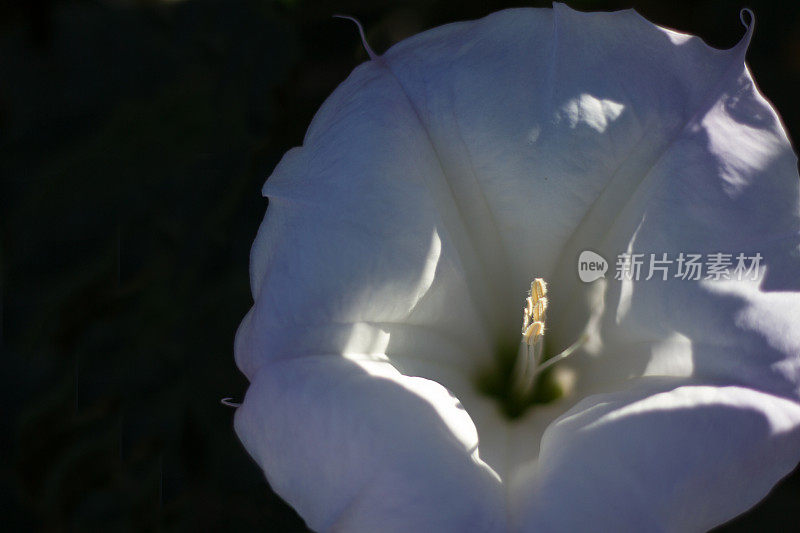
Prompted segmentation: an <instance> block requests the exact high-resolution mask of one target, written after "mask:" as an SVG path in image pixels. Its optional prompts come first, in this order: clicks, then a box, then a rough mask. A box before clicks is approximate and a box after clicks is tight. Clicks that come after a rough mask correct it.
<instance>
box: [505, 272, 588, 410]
mask: <svg viewBox="0 0 800 533" xmlns="http://www.w3.org/2000/svg"><path fill="white" fill-rule="evenodd" d="M546 312H547V283H545V281H544V280H543V279H542V278H536V279H534V280H533V281H532V282H531V290H530V294H529V295H528V297H527V298H526V299H525V308H524V309H523V310H522V342H523V343H524V344H525V349H524V351H522V350H521V351H520V354H519V357H518V359H517V363H516V365H515V374H516V376H517V380H516V381H517V388H518V390H519V393H520V394H521V395H522V396H528V395H530V394H531V393H532V391H533V386H534V384H535V383H536V377H537V376H538V375H539V374H540V373H542V372H543V371H544V370H546V369H548V368H550V367H551V366H553V365H554V364H556V363H558V362H559V361H563V360H564V359H566V358H567V357H569V356H570V355H572V354H573V353H574V352H575V351H576V350H577V349H578V348H580V347H581V346H582V345H583V344H584V343H585V342H586V340H587V337H586V335H582V336H581V337H580V338H579V339H578V340H577V341H575V342H574V343H573V344H572V345H571V346H570V347H569V348H567V349H566V350H564V351H563V352H561V353H560V354H558V355H556V356H554V357H551V358H549V359H548V360H547V361H542V351H543V346H544V332H545V314H546Z"/></svg>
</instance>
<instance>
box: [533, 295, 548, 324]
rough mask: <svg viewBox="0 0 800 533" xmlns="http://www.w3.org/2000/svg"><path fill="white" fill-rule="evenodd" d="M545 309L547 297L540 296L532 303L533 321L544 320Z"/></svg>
mask: <svg viewBox="0 0 800 533" xmlns="http://www.w3.org/2000/svg"><path fill="white" fill-rule="evenodd" d="M545 311H547V298H542V299H540V300H538V301H537V302H536V304H534V306H533V311H532V312H531V319H532V320H533V321H534V322H544V312H545Z"/></svg>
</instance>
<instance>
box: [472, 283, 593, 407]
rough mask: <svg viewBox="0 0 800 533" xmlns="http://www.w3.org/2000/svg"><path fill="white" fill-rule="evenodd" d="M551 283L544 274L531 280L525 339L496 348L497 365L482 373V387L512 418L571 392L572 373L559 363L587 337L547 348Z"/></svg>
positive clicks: (524, 314)
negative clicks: (559, 347)
mask: <svg viewBox="0 0 800 533" xmlns="http://www.w3.org/2000/svg"><path fill="white" fill-rule="evenodd" d="M546 313H547V283H546V282H545V281H544V280H543V279H542V278H536V279H534V280H533V281H532V282H531V288H530V291H529V293H528V296H527V297H526V298H525V307H524V308H523V310H522V339H521V341H518V342H517V343H513V342H509V343H505V344H502V343H501V345H499V346H498V348H497V349H496V350H495V366H494V367H492V368H489V369H484V370H483V371H482V372H480V373H479V374H478V377H477V387H478V390H479V391H480V392H481V393H483V394H485V395H487V396H490V397H492V398H494V399H495V400H497V401H498V403H499V407H500V410H501V411H502V413H503V414H504V415H505V416H506V417H507V418H508V419H511V420H514V419H517V418H519V417H521V416H522V415H523V414H524V413H525V412H526V411H527V410H528V409H529V408H530V407H533V406H534V405H537V404H545V403H550V402H553V401H555V400H557V399H559V398H561V397H563V396H566V395H567V394H569V392H571V389H572V382H573V380H572V379H571V376H570V375H568V373H565V372H559V369H558V368H555V365H556V363H558V362H560V361H563V360H564V359H566V358H567V357H569V356H570V355H572V354H573V353H574V352H575V351H576V350H577V349H578V348H579V347H580V346H581V345H582V344H583V343H584V342H585V341H586V338H585V336H581V337H580V338H579V339H578V340H577V341H576V342H574V343H573V344H572V345H571V346H570V347H568V348H567V349H566V350H564V351H563V352H561V353H559V354H557V355H552V354H549V353H548V352H547V350H546V343H545V315H546Z"/></svg>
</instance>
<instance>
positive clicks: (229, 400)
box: [219, 398, 242, 409]
mask: <svg viewBox="0 0 800 533" xmlns="http://www.w3.org/2000/svg"><path fill="white" fill-rule="evenodd" d="M219 403H221V404H222V405H224V406H225V407H233V408H234V409H236V408H237V407H241V406H242V404H240V403H237V402H234V401H233V398H222V399H221V400H220V401H219Z"/></svg>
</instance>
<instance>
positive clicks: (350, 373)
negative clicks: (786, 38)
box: [235, 5, 800, 532]
mask: <svg viewBox="0 0 800 533" xmlns="http://www.w3.org/2000/svg"><path fill="white" fill-rule="evenodd" d="M749 37H750V29H748V32H747V35H746V36H745V38H744V39H743V40H742V42H741V43H739V44H738V45H737V46H736V47H734V48H732V49H731V50H725V51H721V50H715V49H712V48H709V47H708V46H706V45H705V44H704V43H703V42H701V41H700V40H699V39H697V38H695V37H691V36H688V35H684V34H680V33H676V32H674V31H670V30H666V29H664V28H660V27H657V26H655V25H653V24H651V23H649V22H647V21H645V20H644V19H642V18H641V17H640V16H639V15H637V14H636V13H635V12H633V11H621V12H615V13H580V12H576V11H572V10H570V9H569V8H567V7H565V6H562V5H556V6H555V7H554V9H552V10H551V9H517V10H508V11H502V12H499V13H495V14H493V15H491V16H489V17H486V18H484V19H481V20H478V21H474V22H462V23H457V24H450V25H446V26H442V27H439V28H436V29H433V30H430V31H427V32H424V33H422V34H420V35H417V36H415V37H412V38H410V39H408V40H405V41H403V42H401V43H399V44H398V45H396V46H394V47H393V48H392V49H390V50H389V51H388V52H387V53H386V54H385V55H383V56H380V57H377V58H375V59H373V60H370V61H368V62H366V63H364V64H362V65H361V66H359V67H358V68H356V69H355V70H354V71H353V73H352V74H351V75H350V77H349V78H348V79H347V80H346V81H345V82H344V83H342V84H341V85H340V86H339V87H338V88H337V90H336V91H335V92H334V93H333V95H331V97H330V98H329V99H328V100H327V101H326V102H325V104H324V105H323V106H322V108H321V109H320V110H319V112H318V113H317V115H316V117H315V118H314V121H313V122H312V124H311V126H310V128H309V130H308V133H307V135H306V138H305V141H304V143H303V146H302V147H301V148H295V149H293V150H291V151H289V152H288V153H287V154H286V156H285V157H284V158H283V160H282V161H281V163H280V164H279V165H278V167H277V168H276V170H275V172H274V173H273V175H272V176H271V177H270V178H269V180H268V181H267V183H266V185H265V186H264V194H265V195H266V196H268V197H269V199H270V204H269V208H268V210H267V214H266V217H265V219H264V222H263V224H262V226H261V228H260V230H259V233H258V237H257V238H256V241H255V244H254V245H253V250H252V258H251V282H252V289H253V296H254V299H255V304H254V306H253V308H252V309H251V311H250V312H249V313H248V315H247V316H246V318H245V319H244V321H243V323H242V325H241V327H240V329H239V332H238V334H237V339H236V358H237V363H238V365H239V367H240V368H241V369H242V371H243V372H244V373H245V374H246V375H247V377H248V378H249V379H250V381H251V385H250V389H249V390H248V392H247V396H246V398H245V401H244V404H243V405H242V407H241V408H239V409H238V411H237V413H236V424H235V425H236V431H237V433H238V434H239V436H240V438H241V439H242V442H243V443H244V445H245V447H246V448H247V450H248V451H249V452H250V454H252V456H253V457H254V458H255V460H256V461H257V462H258V464H259V465H260V466H261V468H263V470H264V472H265V474H266V477H267V479H268V481H269V483H270V484H271V485H272V487H273V488H274V490H275V491H277V492H278V494H280V495H281V496H283V497H284V498H285V499H286V500H287V501H288V502H289V503H290V504H291V505H292V506H294V507H295V509H297V511H298V512H299V513H300V515H301V516H302V517H303V518H304V519H305V520H306V522H307V523H308V525H309V526H310V527H311V528H313V529H315V530H320V531H326V530H335V531H366V532H376V531H380V532H385V531H403V532H408V531H412V532H427V531H456V532H461V531H476V532H477V531H509V530H513V531H517V530H524V531H652V530H664V531H701V530H705V529H707V528H710V527H712V526H714V525H717V524H720V523H722V522H724V521H726V520H728V519H730V518H732V517H733V516H735V515H737V514H739V513H741V512H743V511H744V510H746V509H747V508H748V507H750V506H752V505H753V504H755V503H756V502H757V501H758V500H760V499H761V498H762V497H764V496H765V495H766V494H767V492H768V491H769V489H770V488H771V487H772V486H773V485H774V484H775V483H776V482H777V481H778V480H779V479H780V478H781V477H782V476H784V475H785V474H787V473H788V472H789V471H790V470H791V469H792V468H793V467H794V465H795V464H796V463H797V462H798V460H799V459H800V355H799V354H800V327H797V325H798V323H800V276H798V272H800V253H798V250H799V249H800V248H799V247H798V235H799V234H800V193H799V192H798V185H799V184H800V182H799V181H798V174H797V166H796V165H797V159H796V157H795V155H794V153H793V152H792V149H791V147H790V144H789V142H788V140H787V138H786V135H785V133H784V132H783V130H782V128H781V125H780V121H779V119H778V117H777V115H776V114H775V112H774V111H773V110H772V108H771V107H770V105H769V104H768V102H767V101H766V100H765V99H764V98H763V97H762V96H761V95H760V94H759V93H758V91H757V89H756V88H755V86H754V84H753V81H752V79H751V77H750V74H749V72H748V71H747V68H746V67H745V65H744V56H745V50H746V48H747V44H748V41H749ZM587 249H590V250H593V251H595V252H597V253H599V254H601V255H602V256H603V257H606V258H608V259H609V260H610V262H611V264H612V265H613V258H614V257H615V256H616V255H617V254H619V253H622V252H625V253H628V254H631V253H643V254H649V253H655V254H657V255H658V256H659V257H661V254H662V253H668V254H672V255H673V256H674V255H677V254H678V253H681V252H686V253H701V254H711V253H717V252H726V253H731V254H735V253H737V252H743V253H747V254H755V253H756V252H757V253H760V254H761V256H762V257H763V259H762V263H761V264H762V272H761V274H762V275H761V276H760V277H759V279H758V280H755V281H754V280H752V279H743V280H740V281H736V280H719V281H714V280H702V279H701V280H697V281H693V280H690V279H680V278H674V277H670V278H669V279H668V280H667V281H664V280H662V277H661V275H656V276H654V278H653V279H651V280H649V281H645V280H644V279H643V278H640V280H639V281H634V280H630V279H624V278H623V279H621V280H615V279H614V276H613V275H607V276H606V278H605V279H601V280H598V281H595V282H593V283H588V284H584V283H582V282H581V281H580V280H579V279H578V276H577V274H576V260H577V257H578V255H579V254H580V252H581V251H583V250H587ZM612 268H613V266H612ZM612 274H613V273H612ZM534 278H544V279H546V280H547V281H548V283H549V286H548V294H547V297H548V309H547V326H546V334H545V335H544V337H542V338H543V339H544V340H543V341H542V342H543V343H544V344H543V346H544V351H545V353H546V354H550V355H552V354H555V353H557V352H558V351H560V350H562V349H564V348H565V347H567V346H569V345H570V344H572V343H573V342H575V341H576V340H580V339H585V342H583V343H582V344H580V343H579V344H580V348H579V349H578V350H577V351H576V352H575V353H574V354H573V355H572V356H571V357H570V358H568V359H566V360H564V361H562V362H560V363H558V365H556V366H555V367H554V370H553V372H551V373H550V374H549V377H547V379H546V380H545V381H546V383H545V382H542V383H540V384H539V385H538V387H539V389H537V391H538V392H539V393H542V391H544V392H546V393H547V394H545V396H548V395H549V397H547V398H545V399H548V400H552V401H549V402H547V403H537V404H535V405H530V404H531V403H532V402H529V401H526V400H520V398H519V397H514V395H513V394H510V393H509V390H510V389H508V387H507V385H509V384H510V383H511V381H512V380H513V378H514V376H510V375H509V373H508V370H509V368H510V366H509V361H511V362H512V363H513V360H514V358H515V357H516V356H517V350H518V349H520V346H523V345H522V344H521V337H520V325H521V320H522V312H521V310H522V306H523V305H524V303H525V297H526V296H527V291H528V289H529V287H530V283H531V280H532V279H534ZM537 338H538V337H537ZM543 387H544V388H546V389H547V390H544V389H543ZM548 391H549V392H548ZM554 391H555V392H554ZM559 395H560V397H559V398H556V397H557V396H559ZM539 399H542V398H541V397H539ZM462 405H463V407H462Z"/></svg>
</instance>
